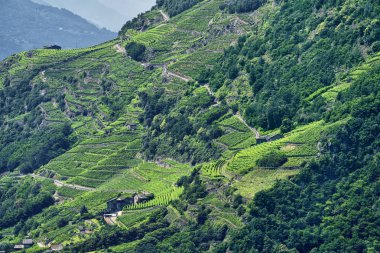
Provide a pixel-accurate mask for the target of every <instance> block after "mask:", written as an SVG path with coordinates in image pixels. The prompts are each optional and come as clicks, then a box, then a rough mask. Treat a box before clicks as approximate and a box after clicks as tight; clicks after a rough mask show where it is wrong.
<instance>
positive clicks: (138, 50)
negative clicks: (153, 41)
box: [125, 42, 146, 61]
mask: <svg viewBox="0 0 380 253" xmlns="http://www.w3.org/2000/svg"><path fill="white" fill-rule="evenodd" d="M125 50H127V54H128V55H129V56H130V57H131V58H132V59H133V60H135V61H142V60H143V59H144V53H145V50H146V47H145V45H143V44H139V43H137V42H131V43H129V44H128V45H127V46H126V47H125Z"/></svg>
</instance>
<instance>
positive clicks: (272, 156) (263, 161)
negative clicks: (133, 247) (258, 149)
mask: <svg viewBox="0 0 380 253" xmlns="http://www.w3.org/2000/svg"><path fill="white" fill-rule="evenodd" d="M287 161H288V158H287V157H286V155H285V154H283V153H281V152H271V153H269V154H266V155H264V156H262V157H261V158H260V159H259V160H257V162H256V164H257V165H258V166H260V167H264V168H277V167H280V166H281V165H283V164H284V163H286V162H287Z"/></svg>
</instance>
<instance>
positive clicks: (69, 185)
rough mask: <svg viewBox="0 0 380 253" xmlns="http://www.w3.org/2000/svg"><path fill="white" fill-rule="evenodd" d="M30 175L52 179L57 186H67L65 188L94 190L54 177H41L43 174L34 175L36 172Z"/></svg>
mask: <svg viewBox="0 0 380 253" xmlns="http://www.w3.org/2000/svg"><path fill="white" fill-rule="evenodd" d="M30 176H31V177H33V178H40V179H48V180H52V181H53V182H54V184H55V185H56V186H58V187H67V188H71V189H75V190H80V191H93V190H95V188H90V187H85V186H81V185H76V184H67V183H64V182H62V181H59V180H56V179H52V178H47V177H43V176H40V175H36V174H30Z"/></svg>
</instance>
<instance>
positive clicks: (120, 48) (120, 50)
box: [113, 44, 127, 54]
mask: <svg viewBox="0 0 380 253" xmlns="http://www.w3.org/2000/svg"><path fill="white" fill-rule="evenodd" d="M113 48H114V49H115V50H116V52H118V53H121V54H126V53H127V52H126V51H125V48H124V47H122V46H121V45H120V44H116V45H115V46H113Z"/></svg>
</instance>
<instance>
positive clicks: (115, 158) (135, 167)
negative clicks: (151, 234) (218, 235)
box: [0, 0, 379, 251]
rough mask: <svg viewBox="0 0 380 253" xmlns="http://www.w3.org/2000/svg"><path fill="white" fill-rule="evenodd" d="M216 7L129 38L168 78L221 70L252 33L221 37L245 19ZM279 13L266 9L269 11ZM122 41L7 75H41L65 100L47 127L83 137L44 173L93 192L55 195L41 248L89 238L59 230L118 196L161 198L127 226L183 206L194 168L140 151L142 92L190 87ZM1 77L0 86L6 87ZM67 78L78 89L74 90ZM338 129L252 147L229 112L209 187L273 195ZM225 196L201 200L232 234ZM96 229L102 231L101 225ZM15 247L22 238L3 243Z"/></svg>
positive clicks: (240, 30)
mask: <svg viewBox="0 0 380 253" xmlns="http://www.w3.org/2000/svg"><path fill="white" fill-rule="evenodd" d="M219 2H220V1H217V0H211V1H204V2H202V3H200V4H198V5H197V6H195V7H194V8H192V9H190V10H188V11H186V12H184V13H183V14H181V15H178V16H177V17H175V18H173V19H171V20H170V21H169V22H168V23H162V24H157V25H155V26H153V27H151V28H150V29H148V30H147V31H144V32H136V31H129V32H128V35H129V36H130V38H129V40H130V41H137V42H140V43H144V44H145V45H147V46H148V47H149V48H152V49H154V50H155V51H156V54H155V55H153V56H152V57H151V59H150V62H151V63H153V64H168V70H169V71H172V72H175V73H179V74H181V75H184V76H188V77H191V78H195V77H196V76H197V75H198V74H199V71H200V69H202V67H203V66H208V67H212V65H213V64H215V60H216V59H217V57H218V56H220V55H221V54H222V50H223V48H225V47H226V46H229V45H230V44H231V43H234V42H235V41H236V39H237V38H238V36H239V35H240V34H244V33H247V32H249V31H250V26H249V25H246V24H245V23H241V22H237V25H236V28H235V29H234V30H233V31H230V32H226V33H225V34H223V33H221V35H215V34H216V33H215V31H218V30H222V29H223V28H224V27H225V25H227V24H231V23H232V22H235V21H236V19H237V17H238V16H237V15H230V14H223V13H221V12H220V11H219V8H218V6H219ZM275 11H277V10H273V9H268V8H265V9H264V10H263V13H267V14H270V13H271V12H275ZM158 15H159V14H158ZM239 18H240V19H242V20H244V19H247V20H249V18H250V17H248V16H245V15H240V16H239ZM263 25H265V24H263ZM204 41H207V42H208V43H207V45H206V46H203V42H204ZM118 43H119V41H117V40H115V41H111V42H108V43H105V44H102V45H99V46H96V47H93V48H89V49H78V50H63V51H49V50H36V51H35V52H34V55H33V56H32V57H31V58H29V57H27V55H26V53H20V54H19V55H18V56H17V58H18V60H17V61H16V63H14V64H13V65H11V67H9V69H8V70H7V73H6V74H7V75H11V76H12V78H13V79H17V78H22V75H23V72H24V71H27V70H28V69H37V70H38V72H39V75H37V76H35V77H34V79H33V82H44V83H46V84H47V85H48V87H49V88H48V91H49V90H59V91H60V92H62V94H65V111H61V110H59V109H58V108H57V105H56V103H55V101H50V102H46V103H44V104H43V105H42V106H41V107H42V108H43V111H45V119H46V121H47V122H48V123H53V122H55V121H63V120H68V121H70V122H71V124H72V126H73V127H74V128H75V135H76V136H77V137H78V139H79V140H78V142H77V143H76V144H75V146H74V147H72V149H70V150H69V151H68V152H66V153H65V154H63V155H61V156H59V157H57V158H55V159H53V160H52V161H51V162H50V163H49V164H47V165H45V166H43V167H42V168H41V169H40V170H39V171H38V173H43V175H46V174H47V173H50V174H51V173H54V175H55V178H57V179H60V180H62V181H67V182H68V183H71V184H76V185H81V186H86V187H91V188H94V190H92V191H78V190H73V189H70V188H65V187H62V188H58V189H57V191H58V193H59V195H61V196H62V197H63V198H64V199H65V202H64V203H63V204H59V205H57V206H54V207H51V208H48V209H46V210H45V211H44V212H43V213H41V214H39V215H36V216H35V217H34V218H33V219H34V220H35V221H37V222H40V224H41V225H40V226H38V227H37V228H35V229H34V230H32V231H31V233H30V235H31V236H32V237H33V238H35V239H37V240H40V239H42V238H49V239H51V240H55V241H56V242H63V243H65V244H68V243H75V242H78V241H80V240H83V239H85V238H86V235H82V234H80V233H79V232H78V226H79V225H81V223H80V222H78V223H75V222H74V224H73V225H67V226H64V227H62V228H56V223H57V221H58V219H60V218H61V217H67V218H68V219H72V220H75V216H76V215H77V213H78V210H79V208H80V207H81V206H82V205H86V207H87V208H88V209H89V211H90V213H93V214H98V213H102V211H103V210H104V208H105V203H106V201H107V200H108V199H110V198H112V197H115V196H117V195H118V194H120V193H126V192H133V191H141V190H146V191H149V192H153V193H154V194H155V195H156V199H155V200H154V202H153V201H152V202H151V203H148V204H146V205H140V206H132V207H128V208H127V209H132V211H128V212H127V213H126V214H125V216H122V217H121V218H120V221H121V222H122V223H123V224H124V225H125V226H133V225H136V224H138V223H140V222H141V221H142V220H144V217H147V216H148V215H149V213H150V212H149V209H147V210H146V212H145V211H144V210H142V211H141V210H136V211H133V210H135V209H144V208H147V207H152V206H157V205H162V204H163V205H167V204H168V201H169V200H171V199H174V198H178V191H179V190H180V189H176V188H173V187H174V186H173V184H174V183H175V182H176V181H177V179H178V178H179V177H181V176H182V175H187V174H189V172H190V170H191V166H189V165H187V164H180V163H177V162H175V161H172V160H166V161H165V162H166V163H168V164H169V165H170V166H169V168H163V167H160V166H159V165H157V164H155V163H154V162H148V161H143V160H142V159H141V158H140V156H139V153H138V151H139V150H140V148H141V141H142V135H143V132H144V129H143V127H142V126H141V125H140V124H139V122H138V120H137V118H138V114H139V113H140V112H141V108H139V106H138V98H137V96H136V93H137V92H138V91H142V90H145V89H147V88H152V87H164V88H165V89H166V90H167V91H168V92H171V93H173V94H174V95H176V96H181V95H183V90H184V89H183V88H182V86H183V85H187V84H186V83H184V82H182V81H181V80H178V78H171V80H170V81H169V83H162V78H161V72H162V69H161V68H160V67H159V68H157V69H155V70H151V71H148V70H145V69H144V68H143V66H141V64H140V63H138V62H134V61H133V60H131V59H128V58H126V57H125V56H124V55H122V54H121V53H118V52H116V50H115V48H114V46H115V45H116V44H118ZM126 43H127V42H124V44H126ZM372 60H379V57H378V56H377V57H373V58H372V59H371V60H368V62H367V63H365V64H363V65H362V66H361V67H359V68H358V69H357V70H355V71H353V72H351V74H350V76H349V77H350V78H355V77H356V76H358V75H360V72H361V71H366V69H368V68H370V65H371V61H372ZM4 73H5V72H2V74H1V75H0V79H4V77H5V74H4ZM84 73H85V74H84ZM68 77H73V78H74V79H77V81H76V82H74V83H70V82H68V81H67V79H68ZM347 78H348V77H347ZM347 80H348V79H347ZM104 82H108V83H110V84H111V88H110V89H109V90H104V89H103V88H102V85H101V83H104ZM236 85H237V84H236ZM239 85H241V86H240V87H239V89H236V90H232V91H234V92H236V94H237V93H240V92H241V91H242V90H244V89H245V85H246V83H245V82H244V80H243V82H242V83H240V84H239ZM348 86H349V83H347V82H346V81H342V82H341V83H337V84H336V85H334V86H331V87H329V88H328V89H323V90H319V91H317V92H316V93H315V94H313V95H312V96H310V97H309V98H308V99H307V102H309V103H312V102H313V100H314V99H315V98H316V97H318V96H322V97H324V98H326V99H327V100H329V101H331V103H333V101H334V99H335V97H336V95H337V92H338V91H340V90H342V89H346V88H347V87H348ZM233 95H234V94H233V93H231V94H230V96H233ZM104 97H108V98H110V99H114V98H115V97H123V99H124V102H123V103H122V105H123V106H122V108H121V109H120V110H119V113H118V114H117V115H114V114H112V111H113V110H112V109H111V108H110V107H111V106H112V105H110V104H108V103H106V102H105V100H104V99H102V98H104ZM216 106H218V105H216ZM85 111H87V112H88V113H84V112H85ZM131 123H134V124H137V129H136V130H133V131H131V130H129V129H128V128H127V126H126V125H128V124H131ZM341 123H343V121H342V122H338V123H336V124H334V125H329V124H325V123H324V122H322V121H318V122H313V123H311V124H308V125H305V126H301V127H298V128H296V129H295V130H293V131H292V132H290V133H288V134H287V135H286V136H285V137H284V138H283V139H280V140H277V141H274V142H270V143H265V144H260V145H255V139H254V134H253V133H252V132H251V130H250V129H249V128H248V127H246V125H245V124H243V123H242V122H241V121H239V120H238V119H237V117H236V116H235V115H233V114H232V113H230V114H229V117H226V118H223V119H220V121H219V125H220V126H221V127H222V128H224V130H225V131H226V132H227V134H225V135H224V136H222V137H220V138H219V139H217V140H216V141H215V142H216V143H217V144H219V145H221V146H222V147H223V148H224V154H223V157H224V159H223V160H219V161H216V162H211V163H209V164H204V165H202V172H203V176H204V178H205V179H206V180H214V179H220V178H221V179H222V181H230V180H231V179H233V186H234V187H236V188H237V190H238V193H240V194H242V195H243V196H244V197H247V198H250V197H252V196H253V195H254V194H255V193H256V192H258V191H260V190H263V189H267V188H269V187H271V185H273V183H274V182H275V180H277V179H280V178H286V177H288V176H291V175H294V174H295V173H297V170H296V168H297V167H298V166H299V165H300V164H301V163H302V162H303V161H305V160H308V159H310V158H314V157H316V156H317V154H318V149H317V143H318V140H319V139H320V138H321V134H322V133H323V131H324V130H326V129H328V128H330V127H338V126H339V124H341ZM273 150H280V151H281V152H283V153H284V154H286V156H287V157H288V158H289V160H288V162H287V163H286V164H284V165H283V168H277V169H275V170H266V169H262V168H261V169H257V168H256V161H257V160H258V159H259V158H260V157H262V156H263V155H265V154H267V153H269V152H271V151H273ZM38 180H42V179H38ZM46 180H47V181H50V180H48V179H46ZM218 194H219V193H215V194H212V195H210V196H209V197H208V198H207V199H205V200H204V203H205V204H206V205H210V206H211V207H212V213H211V216H212V217H214V218H215V222H216V223H218V222H219V223H220V222H221V223H224V222H225V223H226V224H228V225H229V226H231V227H232V228H236V227H239V226H240V225H241V221H240V218H238V217H237V216H235V215H234V213H231V210H230V209H228V208H224V206H223V204H224V202H223V201H221V200H219V199H218V196H219V195H218ZM47 217H48V218H49V220H47V219H46V218H47ZM96 224H97V225H96V226H95V227H98V226H103V224H98V223H96ZM231 224H232V225H231ZM95 229H96V228H95ZM0 231H1V230H0ZM2 232H3V231H2ZM17 239H19V238H11V239H6V240H9V241H17ZM126 247H129V245H127V246H126ZM122 250H123V248H121V251H122ZM30 251H33V250H30Z"/></svg>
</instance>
